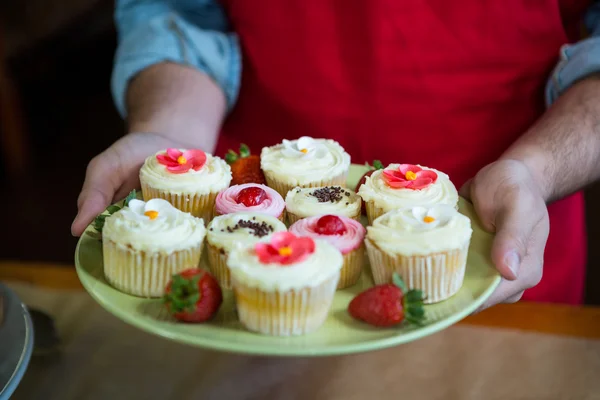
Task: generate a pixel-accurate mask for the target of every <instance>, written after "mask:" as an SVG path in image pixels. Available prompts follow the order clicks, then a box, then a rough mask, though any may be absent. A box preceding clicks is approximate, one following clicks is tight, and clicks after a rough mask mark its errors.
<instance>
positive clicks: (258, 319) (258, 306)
mask: <svg viewBox="0 0 600 400" xmlns="http://www.w3.org/2000/svg"><path fill="white" fill-rule="evenodd" d="M342 264H343V259H342V254H341V253H340V251H339V250H338V249H336V248H335V247H334V246H332V245H331V244H329V242H327V241H325V240H320V239H313V238H312V237H309V236H296V235H294V234H293V233H290V232H275V233H273V234H272V235H271V236H269V237H265V238H263V239H261V240H260V241H259V242H258V243H255V244H249V245H245V246H241V247H238V248H236V249H234V250H233V251H232V252H231V253H230V254H229V257H228V259H227V265H228V266H229V269H230V273H231V283H232V286H233V291H234V294H235V302H236V308H237V311H238V315H239V318H240V322H241V323H242V324H243V325H244V326H245V327H246V328H247V329H248V330H251V331H254V332H259V333H263V334H266V335H273V336H290V335H302V334H306V333H310V332H313V331H315V330H317V329H318V328H319V327H320V326H321V325H323V323H324V322H325V320H326V319H327V315H328V314H329V310H330V309H331V305H332V304H333V299H334V296H335V291H336V287H337V283H338V281H339V278H340V269H341V268H342Z"/></svg>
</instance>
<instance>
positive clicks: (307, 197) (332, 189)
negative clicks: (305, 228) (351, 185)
mask: <svg viewBox="0 0 600 400" xmlns="http://www.w3.org/2000/svg"><path fill="white" fill-rule="evenodd" d="M361 205H362V200H361V198H360V196H359V195H357V194H356V193H355V192H354V191H352V190H350V189H347V188H343V187H341V186H325V187H316V188H300V187H297V188H294V189H292V190H290V191H289V192H288V194H287V195H286V196H285V208H286V210H287V217H288V221H289V223H290V224H293V223H294V222H296V221H298V220H300V219H302V218H306V217H311V216H315V215H324V214H336V215H343V216H344V217H348V218H353V219H355V220H359V219H360V216H361Z"/></svg>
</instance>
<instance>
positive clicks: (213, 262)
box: [206, 213, 287, 289]
mask: <svg viewBox="0 0 600 400" xmlns="http://www.w3.org/2000/svg"><path fill="white" fill-rule="evenodd" d="M286 230H287V228H286V226H285V224H284V223H283V222H281V221H280V220H279V219H277V218H275V217H272V216H270V215H266V214H260V213H235V214H225V215H220V216H217V217H215V218H214V219H213V220H212V221H211V222H210V224H208V232H207V235H206V249H207V251H208V265H209V269H210V272H211V273H212V274H213V275H214V276H215V278H217V280H218V281H219V283H220V284H221V286H222V287H223V288H224V289H230V288H231V280H230V277H229V268H227V256H228V255H229V252H230V251H231V250H232V249H233V248H234V247H236V246H238V245H240V244H244V245H252V244H254V243H256V242H258V241H259V240H260V239H262V238H268V237H270V236H271V234H273V233H274V232H281V231H286Z"/></svg>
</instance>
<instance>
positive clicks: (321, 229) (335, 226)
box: [315, 215, 347, 235]
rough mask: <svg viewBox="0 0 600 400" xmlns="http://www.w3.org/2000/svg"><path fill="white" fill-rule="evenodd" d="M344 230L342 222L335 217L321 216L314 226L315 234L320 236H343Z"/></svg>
mask: <svg viewBox="0 0 600 400" xmlns="http://www.w3.org/2000/svg"><path fill="white" fill-rule="evenodd" d="M346 230H347V229H346V226H345V225H344V222H342V220H341V219H340V217H338V216H335V215H323V216H322V217H321V218H319V220H318V221H317V225H316V226H315V232H316V233H318V234H320V235H343V234H344V233H346Z"/></svg>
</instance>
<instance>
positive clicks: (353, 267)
mask: <svg viewBox="0 0 600 400" xmlns="http://www.w3.org/2000/svg"><path fill="white" fill-rule="evenodd" d="M289 231H290V232H291V233H293V234H295V235H297V236H309V237H312V238H314V239H319V240H325V241H327V242H328V243H330V244H331V245H333V246H334V247H335V248H337V249H338V250H339V251H340V252H341V253H342V255H343V257H344V265H343V266H342V270H341V271H340V280H339V282H338V286H337V288H338V289H343V288H347V287H349V286H352V285H354V284H355V283H356V282H357V281H358V279H359V278H360V274H361V272H362V269H363V266H364V261H365V246H364V238H365V235H366V229H365V227H364V226H363V225H362V224H361V223H360V222H358V221H356V220H354V219H352V218H348V217H345V216H343V215H331V214H330V215H321V216H319V215H317V216H313V217H308V218H304V219H301V220H298V221H297V222H295V223H294V224H292V226H290V228H289Z"/></svg>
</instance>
